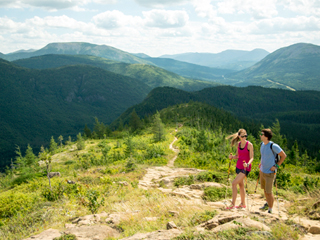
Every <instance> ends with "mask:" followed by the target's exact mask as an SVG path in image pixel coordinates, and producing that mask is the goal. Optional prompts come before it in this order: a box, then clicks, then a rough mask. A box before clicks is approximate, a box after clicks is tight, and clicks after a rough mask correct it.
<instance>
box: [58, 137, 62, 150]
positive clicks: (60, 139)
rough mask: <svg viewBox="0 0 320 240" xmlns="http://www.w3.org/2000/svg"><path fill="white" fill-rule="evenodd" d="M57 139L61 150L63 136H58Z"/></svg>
mask: <svg viewBox="0 0 320 240" xmlns="http://www.w3.org/2000/svg"><path fill="white" fill-rule="evenodd" d="M58 139H59V142H60V148H62V141H63V136H62V135H60V136H59V138H58Z"/></svg>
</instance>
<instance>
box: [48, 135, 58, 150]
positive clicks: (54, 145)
mask: <svg viewBox="0 0 320 240" xmlns="http://www.w3.org/2000/svg"><path fill="white" fill-rule="evenodd" d="M57 148H58V144H57V143H56V142H55V140H54V138H53V136H51V140H50V146H49V151H50V153H55V152H56V150H57Z"/></svg>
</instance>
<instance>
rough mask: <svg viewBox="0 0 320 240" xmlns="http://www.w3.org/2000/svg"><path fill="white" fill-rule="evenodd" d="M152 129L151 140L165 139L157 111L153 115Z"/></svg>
mask: <svg viewBox="0 0 320 240" xmlns="http://www.w3.org/2000/svg"><path fill="white" fill-rule="evenodd" d="M152 131H153V140H154V141H155V142H160V141H162V140H164V139H165V131H164V125H163V123H162V121H161V117H160V113H159V112H158V111H157V113H156V114H155V115H154V119H153V130H152Z"/></svg>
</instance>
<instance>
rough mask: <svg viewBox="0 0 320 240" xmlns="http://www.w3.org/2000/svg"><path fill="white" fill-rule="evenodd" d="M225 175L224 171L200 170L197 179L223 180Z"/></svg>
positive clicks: (203, 180) (202, 180)
mask: <svg viewBox="0 0 320 240" xmlns="http://www.w3.org/2000/svg"><path fill="white" fill-rule="evenodd" d="M223 178H224V175H223V174H222V173H215V172H213V171H205V172H200V173H199V174H198V175H197V176H196V180H198V181H200V182H222V181H223Z"/></svg>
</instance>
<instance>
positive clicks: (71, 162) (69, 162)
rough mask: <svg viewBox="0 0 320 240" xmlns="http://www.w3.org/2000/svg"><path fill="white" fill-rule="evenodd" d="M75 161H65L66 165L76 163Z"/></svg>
mask: <svg viewBox="0 0 320 240" xmlns="http://www.w3.org/2000/svg"><path fill="white" fill-rule="evenodd" d="M74 163H75V161H73V160H68V161H66V162H64V165H71V164H74Z"/></svg>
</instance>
